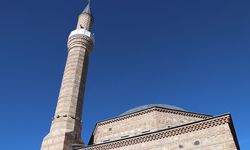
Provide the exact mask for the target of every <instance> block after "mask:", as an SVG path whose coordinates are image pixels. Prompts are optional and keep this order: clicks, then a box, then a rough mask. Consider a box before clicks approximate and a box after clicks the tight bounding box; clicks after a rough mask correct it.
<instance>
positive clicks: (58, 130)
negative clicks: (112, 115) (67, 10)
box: [41, 2, 94, 150]
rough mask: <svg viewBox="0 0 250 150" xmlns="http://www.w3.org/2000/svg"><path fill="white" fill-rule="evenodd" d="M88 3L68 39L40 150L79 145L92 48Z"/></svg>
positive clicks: (58, 149)
mask: <svg viewBox="0 0 250 150" xmlns="http://www.w3.org/2000/svg"><path fill="white" fill-rule="evenodd" d="M92 24H93V16H92V14H91V10H90V2H88V5H87V6H86V8H85V9H84V11H83V12H82V13H81V14H80V15H79V17H78V23H77V27H76V30H74V31H72V32H71V34H70V35H69V38H68V57H67V62H66V66H65V70H64V74H63V80H62V84H61V89H60V93H59V97H58V102H57V107H56V112H55V116H54V118H53V120H52V124H51V128H50V132H49V134H48V135H47V136H46V137H45V138H44V139H43V143H42V147H41V150H71V149H72V145H74V144H82V145H83V141H82V137H81V132H82V122H81V121H82V107H83V96H84V89H85V85H86V77H87V70H88V60H89V55H90V53H91V51H92V48H93V45H94V38H93V36H92V33H91V27H92Z"/></svg>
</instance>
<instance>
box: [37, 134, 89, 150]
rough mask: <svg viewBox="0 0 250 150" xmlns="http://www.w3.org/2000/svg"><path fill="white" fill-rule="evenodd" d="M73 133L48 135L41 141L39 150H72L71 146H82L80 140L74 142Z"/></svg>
mask: <svg viewBox="0 0 250 150" xmlns="http://www.w3.org/2000/svg"><path fill="white" fill-rule="evenodd" d="M74 135H75V133H73V132H71V133H66V134H59V135H52V134H50V133H49V134H48V135H47V136H45V138H44V139H43V143H42V147H41V150H72V149H73V145H76V144H77V145H84V143H83V141H82V140H81V139H78V140H76V139H75V137H74Z"/></svg>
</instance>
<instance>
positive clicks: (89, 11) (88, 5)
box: [82, 0, 91, 14]
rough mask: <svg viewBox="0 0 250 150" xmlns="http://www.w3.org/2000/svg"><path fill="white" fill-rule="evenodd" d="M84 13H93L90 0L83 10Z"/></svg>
mask: <svg viewBox="0 0 250 150" xmlns="http://www.w3.org/2000/svg"><path fill="white" fill-rule="evenodd" d="M82 13H87V14H91V3H90V0H88V4H87V6H86V7H85V9H84V10H83V12H82Z"/></svg>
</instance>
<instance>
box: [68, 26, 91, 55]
mask: <svg viewBox="0 0 250 150" xmlns="http://www.w3.org/2000/svg"><path fill="white" fill-rule="evenodd" d="M85 31H87V30H85ZM73 32H74V31H73ZM93 46H94V38H93V37H92V36H88V35H86V34H83V33H82V34H81V33H79V34H76V33H75V34H70V36H69V39H68V51H70V50H71V49H72V48H74V47H82V48H84V49H86V50H87V51H88V52H89V53H91V52H92V49H93Z"/></svg>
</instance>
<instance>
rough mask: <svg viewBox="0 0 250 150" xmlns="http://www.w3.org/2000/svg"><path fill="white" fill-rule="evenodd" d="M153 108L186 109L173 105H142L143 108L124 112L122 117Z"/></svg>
mask: <svg viewBox="0 0 250 150" xmlns="http://www.w3.org/2000/svg"><path fill="white" fill-rule="evenodd" d="M152 107H162V108H167V109H174V110H180V111H185V109H183V108H180V107H177V106H173V105H167V104H148V105H142V106H139V107H135V108H132V109H130V110H128V111H126V112H124V113H123V114H121V115H120V116H123V115H127V114H131V113H135V112H138V111H142V110H145V109H148V108H152Z"/></svg>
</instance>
